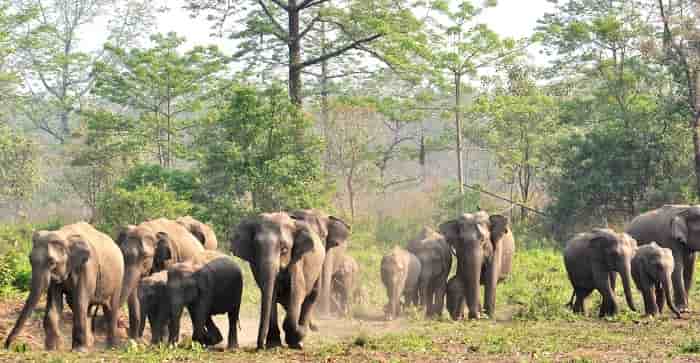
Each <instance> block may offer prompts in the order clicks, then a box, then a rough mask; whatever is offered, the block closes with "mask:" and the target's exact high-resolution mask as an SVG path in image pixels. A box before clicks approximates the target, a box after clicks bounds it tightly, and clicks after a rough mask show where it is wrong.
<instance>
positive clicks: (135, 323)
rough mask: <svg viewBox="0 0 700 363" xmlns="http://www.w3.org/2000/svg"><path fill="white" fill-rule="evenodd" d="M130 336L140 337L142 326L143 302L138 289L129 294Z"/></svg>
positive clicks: (133, 337)
mask: <svg viewBox="0 0 700 363" xmlns="http://www.w3.org/2000/svg"><path fill="white" fill-rule="evenodd" d="M128 304H129V338H132V339H136V338H138V337H139V336H138V334H139V330H140V328H141V303H140V302H139V295H138V289H135V290H134V291H133V292H132V293H131V295H129V300H128Z"/></svg>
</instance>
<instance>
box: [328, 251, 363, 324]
mask: <svg viewBox="0 0 700 363" xmlns="http://www.w3.org/2000/svg"><path fill="white" fill-rule="evenodd" d="M359 273H360V266H359V265H358V264H357V261H355V259H354V258H352V256H350V255H344V256H343V257H342V261H341V262H340V263H339V264H338V265H337V268H336V270H335V271H334V272H333V276H332V281H331V298H332V300H333V307H334V310H335V312H336V313H337V314H338V315H343V316H348V315H349V314H350V301H351V298H352V296H353V291H354V290H355V284H356V282H357V278H358V277H359V275H358V274H359Z"/></svg>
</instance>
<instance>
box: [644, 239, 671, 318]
mask: <svg viewBox="0 0 700 363" xmlns="http://www.w3.org/2000/svg"><path fill="white" fill-rule="evenodd" d="M673 266H674V261H673V253H672V252H671V250H670V249H668V248H662V247H659V245H657V244H656V242H652V243H650V244H646V245H644V246H641V247H639V248H638V249H637V251H636V253H635V254H634V257H632V279H633V280H634V283H635V284H636V285H637V288H638V289H639V291H640V292H641V293H642V296H643V297H644V311H645V313H646V315H651V316H653V315H656V314H657V313H661V312H662V310H663V307H664V304H665V301H664V300H666V301H668V307H669V309H671V311H672V312H673V313H674V314H676V317H678V318H680V317H681V314H680V312H679V311H678V309H676V306H675V305H674V304H673V300H671V274H672V273H673Z"/></svg>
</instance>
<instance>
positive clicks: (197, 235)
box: [191, 226, 207, 244]
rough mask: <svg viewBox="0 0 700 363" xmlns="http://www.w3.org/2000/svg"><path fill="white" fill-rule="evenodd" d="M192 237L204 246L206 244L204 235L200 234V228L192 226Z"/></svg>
mask: <svg viewBox="0 0 700 363" xmlns="http://www.w3.org/2000/svg"><path fill="white" fill-rule="evenodd" d="M191 233H192V235H193V236H195V238H197V239H198V240H199V242H201V243H202V244H205V243H206V242H207V239H206V237H204V233H202V227H200V226H192V232H191Z"/></svg>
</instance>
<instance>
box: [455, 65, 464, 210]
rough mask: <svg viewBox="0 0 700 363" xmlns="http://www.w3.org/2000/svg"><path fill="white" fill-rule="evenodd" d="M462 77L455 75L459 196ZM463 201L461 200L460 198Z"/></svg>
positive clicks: (460, 193)
mask: <svg viewBox="0 0 700 363" xmlns="http://www.w3.org/2000/svg"><path fill="white" fill-rule="evenodd" d="M461 86H462V75H461V74H459V73H457V72H456V73H455V128H456V132H457V182H458V183H459V195H464V172H463V170H462V167H463V164H462V110H461V107H462V87H461ZM462 199H463V198H462ZM460 204H461V210H460V213H462V212H464V200H462V201H461V202H460Z"/></svg>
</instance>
